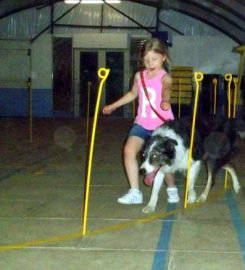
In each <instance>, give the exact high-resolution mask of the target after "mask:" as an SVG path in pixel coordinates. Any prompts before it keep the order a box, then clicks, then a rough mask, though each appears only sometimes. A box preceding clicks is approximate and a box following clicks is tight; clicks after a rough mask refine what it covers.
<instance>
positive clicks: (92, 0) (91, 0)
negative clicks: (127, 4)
mask: <svg viewBox="0 0 245 270" xmlns="http://www.w3.org/2000/svg"><path fill="white" fill-rule="evenodd" d="M104 2H106V3H108V4H119V3H121V0H105V1H103V0H81V4H104Z"/></svg>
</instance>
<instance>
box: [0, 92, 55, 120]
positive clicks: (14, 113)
mask: <svg viewBox="0 0 245 270" xmlns="http://www.w3.org/2000/svg"><path fill="white" fill-rule="evenodd" d="M32 110H33V116H34V117H35V116H37V117H50V116H52V115H53V93H52V89H33V90H32ZM28 115H29V92H28V90H27V89H26V88H0V116H5V117H26V116H28Z"/></svg>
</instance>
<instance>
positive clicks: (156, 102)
mask: <svg viewBox="0 0 245 270" xmlns="http://www.w3.org/2000/svg"><path fill="white" fill-rule="evenodd" d="M166 73H167V72H166V71H165V70H163V69H162V70H160V71H159V72H158V74H157V75H156V76H155V77H153V78H151V79H149V78H147V70H146V69H145V70H144V72H143V74H144V80H145V85H146V88H147V92H148V94H149V97H150V101H151V104H152V106H153V107H154V108H155V109H156V111H157V112H158V113H159V114H160V115H161V116H162V117H163V118H164V119H166V120H172V119H174V115H173V112H172V110H171V109H170V110H168V111H164V110H162V109H161V107H160V104H161V101H162V77H163V76H165V75H166ZM137 85H138V91H139V92H138V103H139V104H138V112H137V116H136V118H135V123H137V124H139V125H141V126H142V127H144V128H145V129H148V130H154V129H155V128H157V127H158V126H160V125H161V124H163V122H162V120H161V119H160V118H159V117H158V116H157V115H156V114H155V113H154V111H153V110H152V109H151V106H150V104H149V101H148V99H147V97H146V96H145V92H144V89H143V86H142V83H141V79H140V76H139V79H138V81H137ZM163 91H164V89H163Z"/></svg>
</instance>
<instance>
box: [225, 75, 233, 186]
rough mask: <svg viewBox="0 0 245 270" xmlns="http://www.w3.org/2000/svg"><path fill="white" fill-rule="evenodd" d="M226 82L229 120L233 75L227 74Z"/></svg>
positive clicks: (226, 177)
mask: <svg viewBox="0 0 245 270" xmlns="http://www.w3.org/2000/svg"><path fill="white" fill-rule="evenodd" d="M225 80H226V81H227V82H228V87H227V93H228V94H227V99H228V118H230V117H231V81H232V74H231V73H227V74H225ZM227 188H228V172H227V170H226V171H225V189H227Z"/></svg>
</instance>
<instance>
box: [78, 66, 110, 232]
mask: <svg viewBox="0 0 245 270" xmlns="http://www.w3.org/2000/svg"><path fill="white" fill-rule="evenodd" d="M109 73H110V69H106V68H100V69H99V71H98V76H99V77H100V78H101V81H100V85H99V90H98V95H97V100H96V106H95V112H94V121H93V128H92V135H91V142H90V148H89V156H88V166H87V177H86V192H85V203H84V214H83V227H82V234H83V235H86V231H87V217H88V201H89V189H90V182H91V181H90V180H91V169H92V160H93V150H94V139H95V132H96V127H97V119H98V112H99V105H100V100H101V94H102V88H103V85H104V83H105V81H106V79H107V77H108V75H109Z"/></svg>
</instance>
